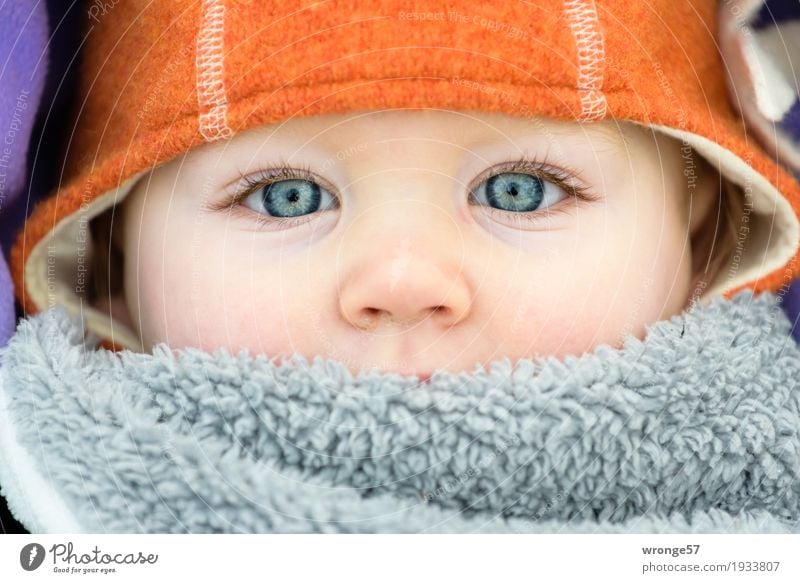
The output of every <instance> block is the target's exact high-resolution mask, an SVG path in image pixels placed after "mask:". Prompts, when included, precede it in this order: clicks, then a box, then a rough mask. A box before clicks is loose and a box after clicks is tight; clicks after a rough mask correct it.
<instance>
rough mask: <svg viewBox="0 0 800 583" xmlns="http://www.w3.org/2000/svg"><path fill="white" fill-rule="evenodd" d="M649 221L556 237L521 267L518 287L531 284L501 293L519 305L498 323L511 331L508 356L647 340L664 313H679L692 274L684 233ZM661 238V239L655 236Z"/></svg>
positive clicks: (595, 223) (590, 225)
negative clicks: (656, 234)
mask: <svg viewBox="0 0 800 583" xmlns="http://www.w3.org/2000/svg"><path fill="white" fill-rule="evenodd" d="M645 218H647V217H644V218H640V219H639V220H638V224H637V223H636V222H634V223H629V224H627V225H625V224H618V225H617V228H616V229H611V228H610V225H606V224H604V219H603V217H602V216H599V217H595V219H596V220H592V221H590V222H587V224H585V225H584V226H582V227H581V228H580V229H575V230H573V231H570V232H568V233H564V234H554V236H553V237H552V238H551V239H552V240H551V241H550V242H549V243H547V244H546V245H544V246H543V247H542V252H541V253H538V254H532V255H530V256H529V259H530V260H529V261H521V262H519V263H518V264H517V265H515V266H514V268H513V271H512V272H513V273H515V274H516V275H515V277H514V278H513V282H528V283H527V284H526V285H517V284H516V283H514V284H512V283H509V284H508V287H509V288H510V287H511V286H512V285H514V287H513V289H509V290H508V292H509V293H507V292H506V290H503V289H500V290H498V291H497V294H496V295H498V297H502V296H503V295H504V294H505V297H506V298H509V297H516V298H517V301H515V302H513V303H511V304H510V305H513V306H514V307H513V309H508V308H504V309H503V312H502V315H501V316H500V320H499V323H500V324H501V327H502V328H503V329H504V330H506V331H507V335H506V341H505V342H506V344H505V345H504V348H503V350H504V351H505V352H508V353H516V354H525V355H529V356H540V355H544V356H550V355H552V356H556V357H562V356H564V355H567V354H576V355H580V354H582V353H583V352H586V351H590V350H593V349H594V348H596V347H597V346H598V345H600V344H608V345H610V346H614V347H619V346H621V345H622V343H623V340H624V338H625V337H626V336H628V335H631V334H632V335H635V336H638V337H640V338H641V337H642V336H643V334H644V331H645V326H646V325H648V324H651V323H653V322H655V321H657V320H658V319H660V317H661V316H662V313H663V314H664V315H665V317H666V316H669V315H672V314H674V313H677V312H678V311H680V309H681V308H682V306H683V302H684V300H685V295H686V293H687V289H688V274H689V269H690V265H689V263H688V262H687V260H686V259H687V254H686V253H682V249H683V244H682V239H681V236H680V233H681V232H680V229H679V228H678V229H676V228H675V225H674V224H665V225H661V226H659V225H655V226H654V225H652V224H649V223H648V221H647V220H644V219H645ZM650 219H651V221H650V222H652V217H650ZM667 223H669V221H667ZM654 228H655V229H656V230H655V231H653V229H654ZM659 231H664V235H663V236H662V238H661V239H660V240H659V238H658V237H653V236H651V233H653V232H659ZM504 303H505V302H504Z"/></svg>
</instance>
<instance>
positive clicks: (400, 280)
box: [339, 209, 472, 331]
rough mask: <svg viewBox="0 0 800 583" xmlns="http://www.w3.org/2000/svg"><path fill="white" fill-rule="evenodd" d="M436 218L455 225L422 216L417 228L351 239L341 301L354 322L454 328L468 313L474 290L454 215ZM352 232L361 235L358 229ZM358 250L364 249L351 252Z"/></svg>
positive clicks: (366, 327)
mask: <svg viewBox="0 0 800 583" xmlns="http://www.w3.org/2000/svg"><path fill="white" fill-rule="evenodd" d="M427 212H428V213H430V212H431V211H430V209H428V211H427ZM433 212H434V213H436V211H433ZM435 222H436V223H442V222H449V223H450V225H451V226H450V228H449V229H448V228H446V227H444V226H443V225H433V224H431V222H430V221H428V222H427V223H426V224H422V221H420V220H419V219H418V220H416V221H414V223H417V224H416V225H413V226H412V224H411V223H408V224H406V225H402V224H399V225H394V226H392V227H389V226H387V225H385V226H384V229H382V231H381V232H380V233H377V232H375V230H371V231H368V232H364V233H361V234H360V235H358V236H357V237H358V238H359V239H361V238H362V237H363V238H365V239H368V240H365V241H363V243H362V244H359V243H358V241H351V245H352V247H349V248H348V250H347V253H348V254H349V257H350V258H349V259H348V262H349V265H348V268H347V271H346V272H345V273H344V276H343V277H342V279H340V292H339V293H340V295H339V302H340V309H341V312H342V315H343V317H344V318H345V319H346V320H347V321H348V322H349V323H350V324H351V325H352V326H355V327H357V328H360V329H362V330H369V331H375V330H377V329H378V328H379V327H386V328H398V327H404V328H412V327H415V326H417V325H425V326H426V327H427V326H433V327H438V328H449V327H452V326H455V325H456V324H458V323H459V322H461V321H462V320H464V319H465V318H466V317H467V315H468V313H469V311H470V306H471V304H472V294H471V291H470V287H469V285H468V282H467V277H466V274H465V273H464V271H463V270H462V265H461V256H462V255H463V249H460V245H459V241H460V237H459V236H458V234H455V235H453V227H452V225H453V222H452V221H449V219H447V218H444V219H442V218H441V217H440V218H439V219H438V220H436V221H435ZM437 227H438V228H437ZM355 230H357V229H355ZM350 234H351V235H353V236H354V237H355V236H356V235H355V234H354V232H353V230H351V231H350ZM448 234H450V235H451V236H450V237H448ZM353 248H359V249H361V251H354V252H353V253H352V254H351V253H350V249H353ZM342 256H343V255H342V254H340V257H342Z"/></svg>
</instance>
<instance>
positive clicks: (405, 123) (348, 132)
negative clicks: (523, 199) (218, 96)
mask: <svg viewBox="0 0 800 583" xmlns="http://www.w3.org/2000/svg"><path fill="white" fill-rule="evenodd" d="M636 127H637V126H636V124H631V123H627V122H620V121H617V120H604V121H601V122H591V123H579V122H571V121H562V120H554V119H548V118H539V117H522V116H512V115H507V114H502V113H495V112H482V111H457V110H441V109H427V110H420V109H403V110H368V111H356V112H348V113H343V114H325V115H318V116H304V117H294V118H288V119H286V120H282V121H280V122H276V123H273V124H268V125H264V126H260V127H258V128H254V129H251V130H248V131H246V132H244V133H243V134H239V135H238V136H234V137H233V138H232V139H233V140H246V139H251V138H254V139H257V140H259V141H262V140H267V141H269V140H275V141H278V142H280V141H290V142H292V143H295V144H297V143H308V142H317V143H321V144H322V143H325V142H331V143H332V144H341V143H343V142H350V143H355V142H368V141H376V140H382V139H387V138H397V139H422V140H439V141H442V142H444V143H451V144H458V145H461V146H463V147H466V148H469V147H470V146H471V145H481V146H493V145H498V146H503V145H505V146H508V145H509V144H513V143H514V142H515V141H517V140H521V139H524V138H538V139H540V140H542V141H558V140H560V139H563V138H570V140H571V141H573V142H574V141H575V140H576V139H580V140H581V141H583V140H585V141H587V142H591V143H592V144H593V145H595V146H597V147H606V146H607V147H610V148H619V149H622V148H625V147H627V145H628V144H627V142H626V134H630V133H631V132H637V131H638V130H637V129H636Z"/></svg>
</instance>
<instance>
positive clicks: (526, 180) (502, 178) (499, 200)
mask: <svg viewBox="0 0 800 583" xmlns="http://www.w3.org/2000/svg"><path fill="white" fill-rule="evenodd" d="M543 198H544V182H543V181H542V180H540V179H539V178H537V177H536V176H532V175H530V174H522V173H519V172H501V173H500V174H495V175H494V176H492V177H491V178H489V180H487V181H486V200H487V201H488V202H489V204H491V205H492V206H493V207H495V208H499V209H501V210H504V211H523V212H525V211H533V210H536V209H537V208H538V207H539V205H540V204H542V199H543Z"/></svg>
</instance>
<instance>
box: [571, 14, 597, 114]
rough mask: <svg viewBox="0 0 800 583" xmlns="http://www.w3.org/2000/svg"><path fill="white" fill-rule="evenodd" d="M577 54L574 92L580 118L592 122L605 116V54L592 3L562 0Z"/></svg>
mask: <svg viewBox="0 0 800 583" xmlns="http://www.w3.org/2000/svg"><path fill="white" fill-rule="evenodd" d="M564 12H565V14H566V15H567V18H568V19H569V27H570V29H571V30H572V36H574V37H575V46H576V48H577V53H578V92H579V93H580V96H581V119H582V120H592V119H597V118H600V117H603V116H604V115H605V114H606V106H607V104H606V96H605V95H604V94H603V92H602V90H601V88H602V86H603V66H604V65H605V60H606V52H605V45H604V42H603V33H602V32H601V31H600V21H599V20H598V18H597V8H596V7H595V4H594V0H564Z"/></svg>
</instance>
